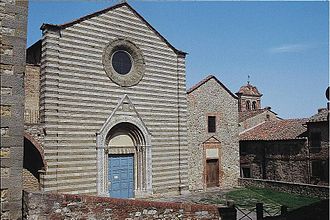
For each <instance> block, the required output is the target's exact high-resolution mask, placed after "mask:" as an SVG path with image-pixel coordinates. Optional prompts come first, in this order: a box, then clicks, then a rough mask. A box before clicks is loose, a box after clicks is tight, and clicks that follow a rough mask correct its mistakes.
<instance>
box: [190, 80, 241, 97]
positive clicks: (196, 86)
mask: <svg viewBox="0 0 330 220" xmlns="http://www.w3.org/2000/svg"><path fill="white" fill-rule="evenodd" d="M210 79H214V80H215V81H216V82H217V83H218V84H219V85H220V86H221V87H222V88H224V89H225V90H226V91H227V92H228V93H229V94H230V95H231V96H232V97H233V98H235V99H238V98H237V96H236V95H234V93H232V92H231V91H230V90H229V89H228V88H227V87H226V86H225V85H224V84H223V83H222V82H220V80H218V78H217V77H215V76H214V75H208V76H207V77H206V78H204V79H203V80H201V81H199V82H198V83H196V84H195V85H193V86H192V87H191V88H190V89H188V90H187V94H189V93H191V92H193V91H194V90H196V89H198V88H199V87H200V86H202V85H203V84H205V83H206V82H207V81H209V80H210Z"/></svg>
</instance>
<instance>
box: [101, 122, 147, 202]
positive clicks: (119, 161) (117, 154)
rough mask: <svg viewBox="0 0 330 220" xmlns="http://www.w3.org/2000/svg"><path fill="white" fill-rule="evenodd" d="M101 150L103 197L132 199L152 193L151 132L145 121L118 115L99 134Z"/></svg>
mask: <svg viewBox="0 0 330 220" xmlns="http://www.w3.org/2000/svg"><path fill="white" fill-rule="evenodd" d="M97 149H98V158H97V159H98V174H99V176H98V181H97V184H98V194H99V195H100V196H110V197H120V198H130V197H142V196H146V195H148V194H151V193H152V187H151V185H152V184H151V176H152V174H151V147H150V134H149V132H148V131H147V129H146V127H145V126H144V124H143V123H142V121H140V120H139V119H138V118H136V117H130V116H125V117H121V116H115V117H114V118H112V120H109V121H107V122H106V123H105V125H104V126H103V127H102V129H101V130H100V132H99V133H97ZM123 179H125V180H123ZM122 180H123V181H122ZM126 180H127V181H126ZM128 185H129V187H127V186H128Z"/></svg>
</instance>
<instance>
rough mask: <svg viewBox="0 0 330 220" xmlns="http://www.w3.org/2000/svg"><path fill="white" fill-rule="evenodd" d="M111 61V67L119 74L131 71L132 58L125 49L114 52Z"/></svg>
mask: <svg viewBox="0 0 330 220" xmlns="http://www.w3.org/2000/svg"><path fill="white" fill-rule="evenodd" d="M111 62H112V66H113V68H114V69H115V71H116V72H117V73H119V74H122V75H125V74H127V73H129V71H131V68H132V60H131V56H130V55H129V53H127V52H126V51H123V50H120V51H116V52H114V54H113V55H112V59H111Z"/></svg>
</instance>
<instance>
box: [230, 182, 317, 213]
mask: <svg viewBox="0 0 330 220" xmlns="http://www.w3.org/2000/svg"><path fill="white" fill-rule="evenodd" d="M226 199H227V200H233V201H234V203H235V204H236V205H237V206H239V207H242V208H245V209H248V210H251V209H253V208H254V207H255V204H256V203H258V202H261V203H263V204H264V208H265V209H266V211H268V212H269V213H276V212H277V211H278V210H279V209H280V207H281V206H282V205H285V206H287V207H288V209H289V210H292V209H296V208H299V207H301V206H305V205H309V204H311V203H314V202H318V201H320V199H318V198H314V197H308V196H301V195H296V194H290V193H285V192H278V191H274V190H270V189H263V188H252V187H251V188H243V189H236V190H233V191H230V192H228V193H227V194H226Z"/></svg>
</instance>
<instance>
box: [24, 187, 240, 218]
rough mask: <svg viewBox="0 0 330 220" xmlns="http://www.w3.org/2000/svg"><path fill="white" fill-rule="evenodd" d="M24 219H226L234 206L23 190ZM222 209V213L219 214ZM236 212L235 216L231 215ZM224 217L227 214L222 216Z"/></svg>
mask: <svg viewBox="0 0 330 220" xmlns="http://www.w3.org/2000/svg"><path fill="white" fill-rule="evenodd" d="M23 206H24V210H23V211H24V214H23V217H24V218H25V219H127V220H128V219H223V220H229V219H233V218H232V217H230V218H228V217H221V213H224V214H225V216H235V209H233V210H232V209H231V208H228V207H221V208H220V207H217V206H215V205H201V204H190V203H174V202H152V201H142V200H132V199H115V198H108V197H96V196H87V195H77V194H76V195H73V194H70V195H69V194H50V193H44V192H33V193H32V192H25V191H24V199H23ZM219 210H220V212H221V213H219ZM229 212H233V213H234V215H228V213H229ZM222 216H224V215H222Z"/></svg>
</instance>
